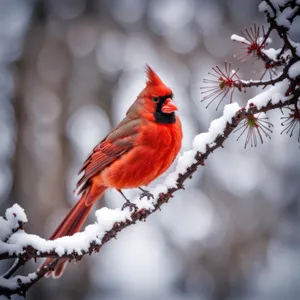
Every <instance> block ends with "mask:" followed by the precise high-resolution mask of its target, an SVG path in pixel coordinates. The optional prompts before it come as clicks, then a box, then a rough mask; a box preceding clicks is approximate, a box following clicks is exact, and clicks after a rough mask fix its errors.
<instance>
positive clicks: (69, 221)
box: [41, 185, 106, 278]
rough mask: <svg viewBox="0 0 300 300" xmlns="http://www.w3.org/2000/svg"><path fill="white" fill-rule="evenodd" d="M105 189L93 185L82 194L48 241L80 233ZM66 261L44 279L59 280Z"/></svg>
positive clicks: (61, 262) (60, 261)
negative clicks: (50, 277) (51, 277)
mask: <svg viewBox="0 0 300 300" xmlns="http://www.w3.org/2000/svg"><path fill="white" fill-rule="evenodd" d="M105 190H106V187H104V186H97V187H95V185H93V186H92V187H91V188H90V189H88V190H86V191H84V192H83V194H82V196H81V198H80V200H79V201H78V202H77V203H76V204H75V205H74V206H73V208H72V209H71V210H70V211H69V213H68V214H67V215H66V217H65V218H64V219H63V221H62V222H61V223H60V224H59V226H58V227H57V228H56V230H55V231H54V232H53V234H52V235H51V236H50V238H49V239H50V240H55V239H57V238H60V237H63V236H67V235H68V236H70V235H73V234H74V233H76V232H78V231H80V229H81V227H82V225H83V223H84V221H85V220H86V218H87V216H88V214H89V212H90V210H91V208H92V206H93V204H94V203H95V202H96V201H97V200H98V199H99V198H100V197H101V196H102V195H103V193H104V191H105ZM53 260H54V258H47V259H46V261H45V262H44V263H43V265H42V266H41V268H43V267H45V266H47V265H49V264H50V263H51V262H53ZM66 263H67V260H66V259H61V260H59V262H58V263H57V264H56V266H55V269H54V270H53V271H49V272H48V273H46V275H45V277H49V276H50V275H52V276H53V278H59V277H60V276H61V275H62V274H63V272H64V269H65V266H66Z"/></svg>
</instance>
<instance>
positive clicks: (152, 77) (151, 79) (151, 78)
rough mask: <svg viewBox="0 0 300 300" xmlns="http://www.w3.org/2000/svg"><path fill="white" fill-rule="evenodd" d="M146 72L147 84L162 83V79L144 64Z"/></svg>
mask: <svg viewBox="0 0 300 300" xmlns="http://www.w3.org/2000/svg"><path fill="white" fill-rule="evenodd" d="M146 73H147V86H149V85H162V84H164V83H163V82H162V80H161V79H160V78H159V77H158V75H157V74H156V73H155V72H154V71H153V70H152V69H151V68H150V67H149V66H148V65H146Z"/></svg>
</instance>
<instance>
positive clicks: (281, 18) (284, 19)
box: [276, 7, 298, 29]
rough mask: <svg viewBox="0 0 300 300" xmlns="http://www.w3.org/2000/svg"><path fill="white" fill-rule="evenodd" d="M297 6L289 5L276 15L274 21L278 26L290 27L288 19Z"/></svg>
mask: <svg viewBox="0 0 300 300" xmlns="http://www.w3.org/2000/svg"><path fill="white" fill-rule="evenodd" d="M297 9H298V8H297V7H295V8H293V9H292V8H291V7H287V8H285V9H284V10H283V12H282V13H280V14H279V15H278V17H277V18H276V22H277V24H278V25H279V26H284V27H286V28H288V29H289V28H290V27H291V22H290V21H289V20H288V19H289V18H290V17H291V16H292V15H293V14H294V12H295V10H297Z"/></svg>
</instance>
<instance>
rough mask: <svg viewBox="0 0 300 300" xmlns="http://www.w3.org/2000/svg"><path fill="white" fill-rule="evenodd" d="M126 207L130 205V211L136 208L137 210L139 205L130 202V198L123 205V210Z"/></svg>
mask: <svg viewBox="0 0 300 300" xmlns="http://www.w3.org/2000/svg"><path fill="white" fill-rule="evenodd" d="M126 207H129V209H130V211H132V210H134V211H137V210H138V207H137V205H136V204H135V203H132V202H130V201H129V200H128V201H126V202H125V203H124V204H123V206H122V210H124V209H125V208H126Z"/></svg>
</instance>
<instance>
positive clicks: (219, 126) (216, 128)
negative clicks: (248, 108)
mask: <svg viewBox="0 0 300 300" xmlns="http://www.w3.org/2000/svg"><path fill="white" fill-rule="evenodd" d="M240 109H241V107H240V106H239V105H238V103H236V102H234V103H231V104H227V105H225V107H224V112H223V116H222V117H220V118H219V119H216V120H214V121H212V122H211V124H210V127H209V129H208V132H205V133H200V134H198V135H197V136H196V137H195V138H194V142H193V149H194V150H196V151H199V152H200V153H204V152H205V150H206V147H207V146H210V147H211V146H212V143H214V141H215V139H216V138H217V136H218V135H220V134H222V133H223V131H224V129H225V127H226V124H227V123H229V124H230V123H231V121H232V118H233V117H234V116H235V114H236V113H237V111H238V110H240Z"/></svg>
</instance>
